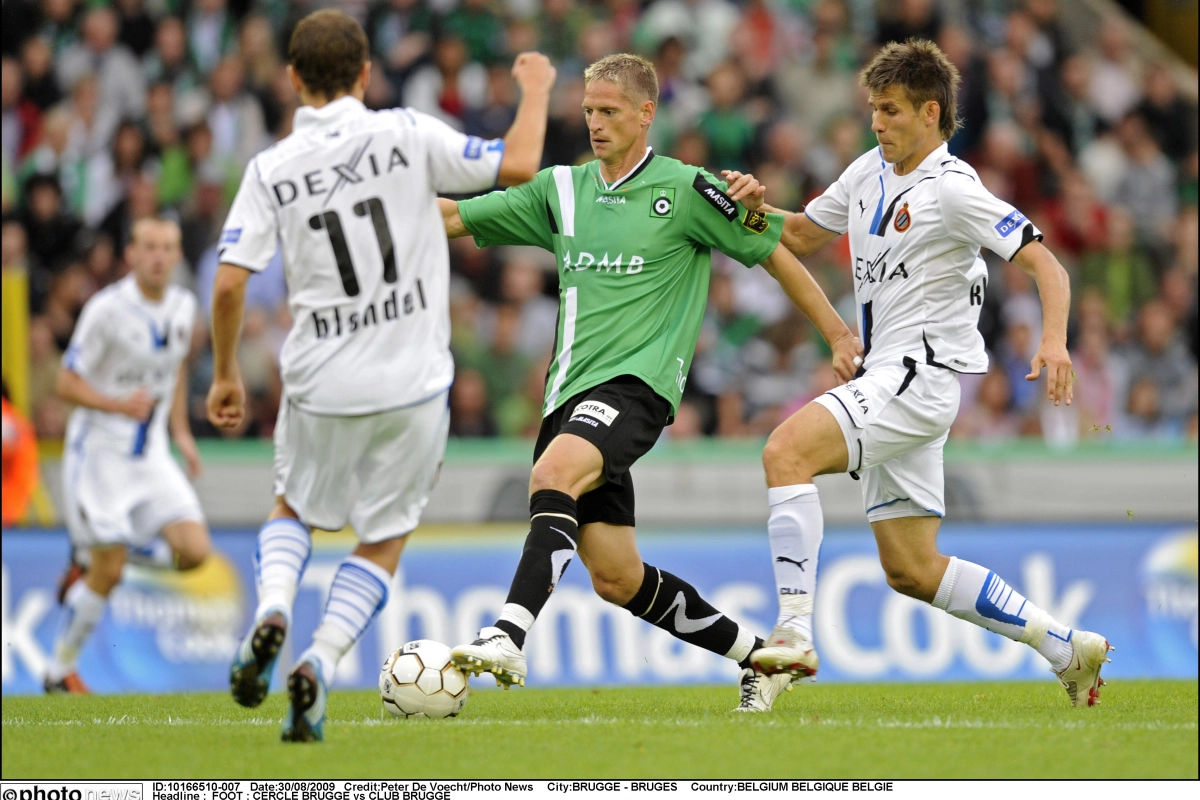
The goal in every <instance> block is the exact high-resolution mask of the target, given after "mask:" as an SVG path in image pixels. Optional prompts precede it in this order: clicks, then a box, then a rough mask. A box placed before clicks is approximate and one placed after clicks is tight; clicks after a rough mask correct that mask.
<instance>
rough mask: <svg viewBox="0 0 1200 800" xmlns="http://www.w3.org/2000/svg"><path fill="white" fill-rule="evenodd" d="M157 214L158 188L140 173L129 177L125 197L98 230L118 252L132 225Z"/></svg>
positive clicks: (125, 240) (151, 180) (123, 245)
mask: <svg viewBox="0 0 1200 800" xmlns="http://www.w3.org/2000/svg"><path fill="white" fill-rule="evenodd" d="M156 214H158V187H157V186H155V183H154V179H153V178H151V177H148V176H146V175H142V174H141V173H138V174H135V175H133V176H131V177H130V179H129V183H128V185H127V186H126V187H125V196H124V197H123V198H122V199H121V201H120V202H119V203H117V204H116V205H115V206H113V209H112V211H110V212H108V214H107V215H106V216H105V217H104V220H103V221H102V222H101V223H100V226H99V229H100V230H101V231H103V232H104V233H105V234H107V235H108V236H109V237H111V238H112V240H113V243H114V244H115V245H116V247H117V249H118V250H120V251H124V250H125V245H127V244H128V243H129V235H130V233H132V231H133V223H135V222H137V221H138V220H139V219H145V218H147V217H153V216H155V215H156Z"/></svg>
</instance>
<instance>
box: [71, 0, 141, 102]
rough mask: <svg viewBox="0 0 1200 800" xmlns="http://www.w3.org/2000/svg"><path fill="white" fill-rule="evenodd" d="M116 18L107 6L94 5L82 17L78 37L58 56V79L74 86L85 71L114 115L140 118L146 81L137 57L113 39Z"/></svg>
mask: <svg viewBox="0 0 1200 800" xmlns="http://www.w3.org/2000/svg"><path fill="white" fill-rule="evenodd" d="M117 26H118V20H117V15H116V12H114V11H113V10H112V9H111V8H95V9H92V10H91V11H89V12H88V13H87V16H85V17H84V19H83V35H82V37H81V38H80V41H79V42H78V43H76V44H74V45H72V46H71V47H70V48H68V49H67V50H66V52H64V53H63V54H62V55H61V56H60V57H59V58H58V82H59V85H60V86H61V87H62V88H63V89H71V88H73V87H74V86H76V85H77V84H78V83H79V81H80V79H82V78H83V77H84V76H85V75H91V76H94V77H95V79H96V81H97V82H98V87H97V89H98V92H99V94H98V97H97V102H98V103H99V105H100V107H101V108H103V109H104V110H105V113H107V114H111V115H112V116H113V117H115V118H116V119H122V118H125V117H131V118H133V119H141V117H142V114H143V113H145V110H146V82H145V78H144V77H143V73H142V68H141V65H140V64H139V63H138V60H137V57H136V56H135V55H134V54H133V53H132V52H131V51H130V50H129V48H128V47H126V46H125V45H124V44H122V43H121V42H119V41H118V40H117V31H118V28H117Z"/></svg>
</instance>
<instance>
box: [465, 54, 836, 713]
mask: <svg viewBox="0 0 1200 800" xmlns="http://www.w3.org/2000/svg"><path fill="white" fill-rule="evenodd" d="M584 81H585V94H584V98H583V109H582V110H583V114H584V118H585V119H586V121H587V125H588V129H589V133H590V139H591V145H592V150H593V151H594V152H595V154H596V158H597V160H596V161H593V162H591V163H589V164H587V165H585V166H580V167H566V166H563V167H553V168H551V169H547V170H543V171H542V172H540V173H538V176H537V178H536V179H535V180H533V181H531V182H529V183H528V184H525V185H524V186H519V187H516V188H513V189H509V190H508V191H506V192H493V193H492V194H489V195H485V196H483V197H478V198H474V199H471V200H464V201H461V202H458V203H454V202H453V201H449V200H442V201H441V203H442V211H443V214H444V215H445V218H446V230H447V233H448V234H449V235H450V236H452V237H454V236H464V235H466V234H468V233H469V234H471V235H472V236H474V237H475V242H476V244H478V245H479V246H481V247H482V246H486V245H498V244H523V245H536V246H538V247H542V248H544V249H546V250H550V251H551V252H553V253H554V254H555V257H556V260H557V261H558V262H559V265H560V268H559V280H560V290H559V296H560V305H559V324H558V329H557V334H556V342H555V348H554V349H555V354H554V360H553V361H552V362H551V364H550V370H549V374H548V376H547V380H546V394H545V404H544V406H543V408H542V427H541V432H540V433H539V434H538V439H537V444H536V445H535V447H534V466H533V473H532V475H531V477H530V485H529V493H530V500H529V512H530V530H529V535H528V537H527V538H526V540H525V549H524V552H523V553H522V555H521V561H520V563H519V564H518V565H517V571H516V575H514V576H513V580H512V586H511V588H510V589H509V594H508V599H507V600H506V602H505V605H504V608H503V609H502V612H501V614H500V617H499V619H498V620H497V622H496V624H495V625H494V626H489V627H485V628H483V629H482V630H481V631H480V632H479V638H478V639H477V640H476V641H475V642H473V643H471V644H468V645H462V646H460V647H456V648H455V649H454V650H453V654H454V660H455V662H456V663H457V664H458V665H459V666H460V667H461V668H463V669H465V670H469V671H472V672H476V673H479V672H484V671H487V672H491V673H493V674H494V675H495V676H496V679H497V681H498V682H500V683H501V684H503V685H504V686H505V688H508V686H511V685H512V684H514V683H516V684H518V685H523V684H524V681H525V676H526V672H527V668H526V661H525V655H524V652H523V647H524V644H525V635H526V633H527V631H528V630H529V629H530V627H532V625H533V623H534V621H535V619H536V618H537V615H538V613H539V612H540V611H541V610H542V607H543V606H544V605H545V603H546V600H547V599H548V598H549V596H550V593H551V592H552V591H553V590H554V587H555V586H556V585H557V584H558V581H559V579H560V578H561V577H562V574H563V572H564V571H565V570H566V568H567V566H568V565H569V564H570V562H571V559H572V557H573V556H574V555H575V553H576V552H578V553H579V557H580V559H581V560H582V561H583V563H584V566H586V567H587V569H588V572H589V573H591V577H592V585H593V586H594V588H595V589H596V593H597V594H599V595H600V596H601V597H603V598H604V599H605V600H607V601H608V602H610V603H614V604H616V605H619V606H622V607H623V608H625V609H627V610H628V611H629V612H630V613H631V614H633V615H634V616H635V617H640V618H642V619H645V620H646V621H647V622H650V623H651V624H653V625H656V626H658V627H659V628H662V629H663V630H665V631H667V632H668V633H670V634H671V635H673V636H675V637H677V638H679V639H682V640H683V641H685V642H688V643H689V644H693V645H695V646H697V647H702V648H704V649H706V650H709V651H711V652H713V653H716V654H717V655H720V656H724V657H726V658H729V659H731V660H733V661H735V662H737V663H738V664H739V666H741V667H742V672H741V675H740V695H741V699H740V702H739V705H738V708H737V710H738V711H750V712H761V711H769V710H770V708H771V704H772V702H773V701H774V699H775V697H776V696H777V695H778V693H779V692H780V691H781V690H782V689H784V688H787V687H788V686H789V683H790V678H788V677H787V676H774V677H770V678H768V677H766V676H764V675H760V674H759V673H757V672H755V671H754V670H753V669H750V653H751V651H752V650H753V649H755V648H756V647H757V646H759V645H761V644H762V640H761V639H758V638H756V637H755V635H754V634H753V633H752V632H751V631H749V630H748V629H747V628H745V627H743V626H741V625H739V624H738V623H737V622H735V621H733V620H732V619H730V618H729V617H727V616H725V615H724V614H722V613H721V612H720V611H718V610H717V609H715V608H713V606H711V605H709V604H708V602H706V601H705V600H704V598H702V597H701V596H700V593H699V592H698V591H697V590H696V588H695V587H694V586H692V585H691V584H689V583H688V582H687V581H684V580H683V579H682V578H679V577H676V576H675V575H672V574H671V573H669V572H666V571H665V570H662V569H660V568H658V567H653V566H650V565H649V564H645V563H643V562H642V558H641V555H640V554H639V553H638V548H637V542H636V539H635V531H634V524H635V520H634V492H633V479H632V476H631V475H630V473H629V468H630V467H631V466H632V465H633V463H634V462H635V461H637V460H638V459H639V458H641V457H642V456H643V455H645V453H646V452H647V451H648V450H649V449H650V448H651V447H652V446H653V445H654V443H655V442H656V441H658V438H659V435H660V434H661V433H662V430H663V428H664V427H666V426H667V425H669V424H670V423H671V422H672V420H673V419H674V416H675V412H676V410H677V409H678V407H679V402H680V399H681V397H682V395H683V388H684V384H685V382H686V380H687V375H688V369H689V367H690V366H691V362H692V355H693V353H694V351H695V349H696V339H697V337H698V335H699V332H700V323H701V319H702V317H703V315H704V308H705V304H706V302H707V298H708V280H709V273H710V260H711V254H712V249H713V248H716V249H718V250H720V251H721V252H723V253H725V254H726V255H728V256H730V257H731V258H735V259H737V260H738V261H740V262H741V263H743V264H745V265H746V266H747V267H753V266H755V265H756V264H759V263H761V264H762V265H763V266H764V267H765V268H766V269H767V271H768V272H770V273H771V275H773V276H774V277H775V278H776V279H777V280H778V281H779V282H780V284H781V285H782V286H783V287H784V290H785V291H786V292H787V294H788V296H789V297H790V298H791V299H792V301H793V302H794V303H795V304H796V306H797V307H798V308H800V309H801V310H802V311H804V312H805V314H807V315H808V317H809V319H811V320H812V321H813V323H814V324H815V325H816V326H817V328H818V330H820V331H821V334H822V335H823V336H824V337H825V339H826V341H828V342H829V343H830V345H831V346H832V348H833V352H834V366H835V368H837V369H840V371H841V372H842V373H843V379H848V378H849V377H850V376H851V374H853V370H854V368H853V365H852V363H851V359H852V358H853V357H854V356H855V355H856V354H857V352H858V350H859V347H858V340H857V339H856V338H855V337H854V336H853V335H852V334H851V333H850V330H849V329H848V328H847V327H846V325H845V323H843V322H842V320H841V318H839V317H838V315H837V313H836V312H835V311H834V310H833V307H832V306H831V305H830V304H829V301H828V300H827V299H826V297H825V295H824V293H823V292H822V291H821V289H820V287H819V286H818V285H817V283H816V282H815V281H814V280H813V279H812V277H811V276H810V275H809V274H808V272H807V271H806V270H805V269H804V267H803V266H802V265H801V264H800V263H799V262H798V261H796V259H795V258H793V257H792V255H791V254H790V253H789V252H788V251H787V249H786V248H784V247H783V246H781V245H780V244H779V236H780V233H781V230H782V222H783V219H782V217H780V216H778V215H773V216H768V215H765V214H761V213H758V212H753V211H747V210H745V209H743V208H740V207H738V205H737V203H736V197H737V193H736V191H735V192H734V194H733V196H731V195H730V194H727V193H726V191H725V190H726V188H727V187H725V185H724V184H721V183H720V182H718V181H717V180H716V178H714V177H713V176H712V175H710V174H709V173H708V172H706V171H704V170H703V169H700V168H697V167H692V166H688V165H686V164H683V163H682V162H680V161H677V160H675V159H673V158H665V157H662V156H657V155H655V154H654V152H653V151H652V150H651V149H650V148H649V147H647V145H646V138H647V134H648V132H649V129H650V125H651V124H652V123H653V122H654V112H655V109H656V107H657V104H658V80H657V77H656V75H655V71H654V67H653V65H651V64H650V63H649V62H648V61H646V60H645V59H643V58H639V57H637V56H632V55H627V54H617V55H612V56H608V57H606V58H603V59H601V60H599V61H597V62H596V63H594V64H592V65H591V66H590V67H588V69H587V71H586V72H585V74H584Z"/></svg>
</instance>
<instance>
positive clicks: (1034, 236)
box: [1008, 222, 1042, 261]
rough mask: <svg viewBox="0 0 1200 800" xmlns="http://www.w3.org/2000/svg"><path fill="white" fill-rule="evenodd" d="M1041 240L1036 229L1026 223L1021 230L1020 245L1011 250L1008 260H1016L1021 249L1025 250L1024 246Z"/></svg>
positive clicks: (1031, 224)
mask: <svg viewBox="0 0 1200 800" xmlns="http://www.w3.org/2000/svg"><path fill="white" fill-rule="evenodd" d="M1041 240H1042V234H1040V233H1038V232H1037V229H1036V228H1034V227H1033V223H1032V222H1026V223H1025V227H1024V228H1021V243H1020V244H1019V245H1017V249H1016V250H1013V252H1012V255H1011V256H1009V257H1008V260H1009V261H1012V260H1013V259H1014V258H1016V257H1017V253H1019V252H1021V251H1022V250H1023V249H1025V245H1027V244H1029V243H1030V242H1033V241H1038V242H1040V241H1041Z"/></svg>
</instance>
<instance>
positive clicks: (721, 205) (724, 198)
mask: <svg viewBox="0 0 1200 800" xmlns="http://www.w3.org/2000/svg"><path fill="white" fill-rule="evenodd" d="M692 188H693V189H695V190H696V191H697V192H699V193H700V196H701V197H703V198H704V200H705V202H707V203H708V204H709V205H710V206H712V207H713V208H715V209H716V210H717V211H719V212H721V214H723V215H724V216H725V219H727V220H729V221H730V222H733V221H734V220H736V219H737V218H738V210H737V203H734V202H733V199H732V198H730V196H729V195H727V194H725V192H723V191H721V190H720V189H719V188H717V187H716V186H714V185H713V184H711V183H709V182H708V181H707V180H705V179H704V176H703V175H701V174H700V173H699V172H697V173H696V179H695V180H694V181H692Z"/></svg>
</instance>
